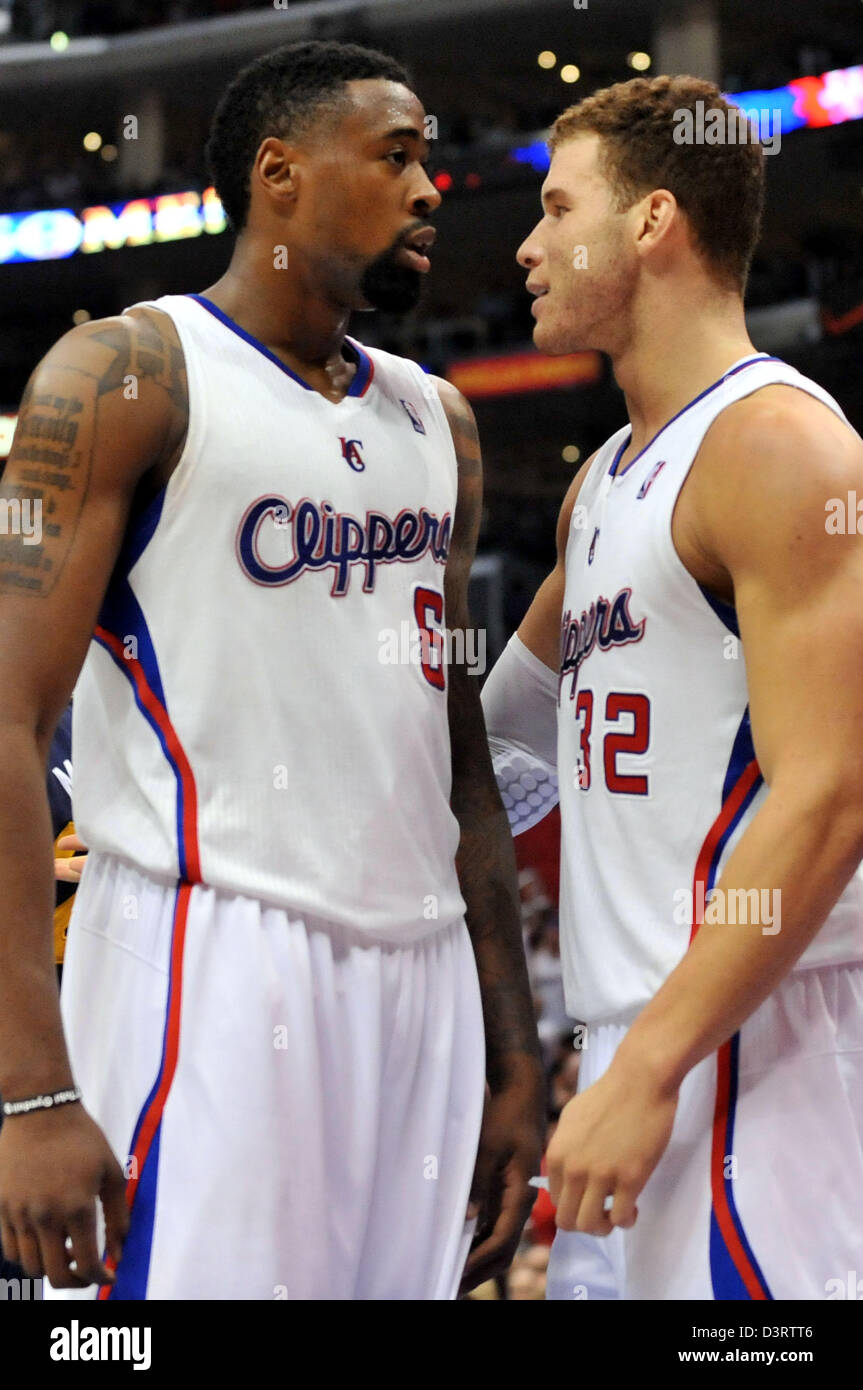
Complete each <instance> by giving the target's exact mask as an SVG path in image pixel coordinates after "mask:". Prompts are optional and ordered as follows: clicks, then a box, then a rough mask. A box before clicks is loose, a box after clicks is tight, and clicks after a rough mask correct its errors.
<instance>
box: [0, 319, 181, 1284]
mask: <svg viewBox="0 0 863 1390" xmlns="http://www.w3.org/2000/svg"><path fill="white" fill-rule="evenodd" d="M173 334H174V329H173V325H171V323H170V320H169V319H167V317H166V316H165V315H163V314H159V313H158V311H143V310H141V311H136V312H135V313H134V314H133V315H132V314H130V315H128V316H124V317H122V318H116V319H105V320H101V321H97V322H95V323H91V324H88V325H86V326H85V327H81V328H76V329H73V330H72V331H71V332H70V333H67V334H66V335H65V337H63V338H61V339H60V341H59V342H58V343H57V344H56V345H55V346H54V347H53V348H52V349H51V351H50V352H49V353H48V354H47V356H46V357H45V358H44V359H43V361H42V362H41V363H40V364H39V366H38V367H37V368H36V370H35V372H34V373H33V376H32V377H31V379H30V382H29V383H28V385H27V389H26V391H25V393H24V397H23V400H22V402H21V410H20V416H19V420H18V427H17V429H16V432H15V438H14V440H13V444H12V451H11V454H10V457H9V461H8V463H7V465H6V469H5V472H4V474H3V478H2V484H0V492H2V495H3V498H4V499H5V500H6V501H7V504H10V515H11V516H12V517H13V519H14V518H15V517H16V516H17V514H18V513H17V507H16V505H15V504H18V505H19V506H20V509H21V510H20V516H21V523H22V524H21V527H20V531H19V533H18V534H11V535H5V536H0V883H2V894H0V1093H2V1096H3V1099H4V1100H10V1101H14V1100H18V1099H25V1098H27V1097H30V1096H32V1095H35V1094H41V1093H44V1092H46V1091H47V1092H51V1091H56V1090H60V1089H64V1088H66V1087H68V1086H69V1085H70V1084H71V1083H72V1081H73V1077H72V1075H71V1072H70V1067H69V1059H68V1055H67V1052H66V1046H65V1042H64V1038H63V1031H62V1026H61V1022H60V1013H59V1007H58V997H57V984H56V974H55V970H54V953H53V940H52V935H53V934H52V919H53V910H54V860H53V841H52V832H51V816H50V811H49V805H48V796H47V791H46V786H45V765H46V762H47V758H48V753H49V749H50V743H51V738H52V735H53V732H54V728H55V726H56V724H57V721H58V719H59V717H60V715H61V713H62V711H63V710H64V709H65V707H66V705H67V703H68V700H69V696H70V694H71V691H72V688H73V686H74V683H75V679H76V677H77V674H78V671H79V669H80V667H81V665H82V663H83V660H84V657H85V655H86V652H87V647H88V644H89V641H90V634H91V632H92V629H93V627H94V625H95V622H96V618H97V614H98V612H99V608H100V605H101V602H102V598H103V595H104V592H105V589H106V586H107V584H108V580H109V577H110V574H111V571H112V568H113V566H114V563H115V561H116V558H117V555H118V552H119V549H120V544H121V542H122V539H123V534H124V531H125V527H126V523H127V519H128V516H129V513H130V509H131V508H132V506H133V504H134V503H135V502H136V501H137V500H141V499H143V498H145V497H146V496H147V495H148V493H149V491H151V490H154V489H155V488H156V487H157V486H158V485H159V474H160V470H162V471H163V470H164V469H165V468H166V466H167V465H168V464H169V462H170V461H171V460H172V458H173V457H174V456H175V455H176V451H177V449H178V448H179V447H180V446H181V442H182V435H183V432H184V430H185V406H184V390H185V387H184V376H183V362H182V353H181V352H180V350H179V345H178V344H177V342H176V339H175V338H174V337H173ZM25 518H26V524H25ZM97 1196H101V1198H102V1201H103V1205H104V1208H105V1216H106V1222H107V1236H108V1242H107V1243H108V1248H109V1251H110V1252H111V1253H112V1254H113V1255H114V1256H115V1257H117V1256H118V1255H119V1248H120V1242H121V1239H122V1236H123V1233H124V1231H125V1224H126V1211H125V1200H124V1183H123V1175H122V1171H121V1169H120V1168H119V1165H118V1164H117V1162H116V1159H115V1158H114V1157H113V1155H112V1154H111V1152H110V1149H109V1148H108V1145H107V1143H106V1141H105V1138H104V1136H103V1135H102V1133H101V1131H100V1130H99V1129H98V1128H97V1126H96V1125H95V1124H94V1123H93V1121H92V1120H91V1119H90V1118H89V1116H88V1115H87V1114H86V1113H85V1111H84V1110H83V1108H82V1107H81V1106H80V1105H65V1106H63V1107H61V1108H60V1109H57V1110H55V1111H50V1110H40V1111H34V1112H32V1113H30V1114H26V1115H17V1116H14V1117H12V1118H10V1119H8V1120H7V1121H6V1122H5V1124H4V1125H3V1129H2V1132H0V1239H2V1243H3V1248H4V1251H5V1253H6V1255H7V1256H8V1257H9V1258H10V1259H13V1260H18V1261H20V1262H21V1263H22V1264H23V1265H24V1268H25V1271H26V1273H27V1274H28V1275H30V1276H31V1277H38V1276H39V1275H41V1274H43V1273H47V1274H48V1275H49V1277H50V1279H51V1282H52V1283H53V1284H55V1285H57V1286H59V1287H73V1286H79V1285H87V1284H90V1283H93V1282H96V1281H98V1282H105V1281H106V1279H107V1277H108V1276H107V1274H106V1271H105V1268H104V1266H103V1265H102V1262H101V1260H100V1258H99V1252H98V1249H97V1246H96V1220H95V1218H96V1206H95V1198H96V1197H97ZM67 1236H68V1237H71V1240H72V1247H71V1249H70V1250H68V1251H67V1250H66V1248H65V1240H66V1237H67ZM72 1260H75V1261H77V1269H78V1277H76V1276H75V1275H74V1273H72V1272H70V1270H69V1263H70V1261H72Z"/></svg>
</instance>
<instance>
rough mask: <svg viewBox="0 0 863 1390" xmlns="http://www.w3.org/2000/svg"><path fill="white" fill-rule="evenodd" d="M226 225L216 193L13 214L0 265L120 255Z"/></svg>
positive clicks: (4, 223)
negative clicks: (122, 249) (125, 248)
mask: <svg viewBox="0 0 863 1390" xmlns="http://www.w3.org/2000/svg"><path fill="white" fill-rule="evenodd" d="M226 226H227V221H226V218H225V214H224V211H223V209H222V204H221V202H220V201H219V198H218V196H217V194H216V190H215V189H214V188H207V189H205V190H204V192H203V193H165V194H163V195H162V196H161V197H159V198H133V199H132V200H131V202H128V203H111V204H108V205H105V206H102V207H92V208H84V209H83V211H82V212H77V213H76V212H72V211H71V209H69V208H55V209H53V210H50V211H45V212H12V213H6V214H4V215H2V216H0V264H6V263H10V262H12V261H55V260H62V259H63V258H64V257H65V256H72V255H74V254H75V252H76V251H81V252H84V253H85V254H86V253H90V254H92V253H93V252H94V251H106V250H114V251H116V250H119V248H120V247H121V246H149V245H150V244H151V243H153V242H162V241H180V240H181V239H182V238H184V237H197V236H201V235H203V234H204V233H206V232H209V233H210V234H211V235H212V234H215V233H217V232H223V231H224V230H225V227H226Z"/></svg>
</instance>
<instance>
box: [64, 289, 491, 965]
mask: <svg viewBox="0 0 863 1390" xmlns="http://www.w3.org/2000/svg"><path fill="white" fill-rule="evenodd" d="M144 302H145V303H148V304H150V305H151V307H154V308H157V309H160V310H162V311H163V312H165V313H167V314H169V315H170V316H171V318H172V319H173V321H174V323H175V324H176V327H177V332H178V334H179V337H180V341H181V344H182V347H183V352H184V354H185V359H186V368H187V372H188V382H189V428H188V437H187V440H186V444H185V448H184V450H183V454H182V457H181V459H180V462H179V464H178V466H177V468H176V471H175V472H174V474H173V475H172V477H171V478H170V480H169V482H168V484H167V486H166V487H165V488H164V489H163V491H162V492H161V493H160V494H159V495H158V496H157V497H156V498H155V499H154V500H153V501H152V502H151V503H150V505H149V506H148V507H147V508H146V510H145V511H144V512H143V513H142V514H140V515H138V516H137V517H135V518H134V519H133V521H132V522H131V523H130V527H129V530H128V532H127V535H126V539H125V542H124V546H123V551H122V554H121V556H120V559H119V561H118V564H117V567H116V570H115V573H114V575H113V577H112V579H111V583H110V587H109V590H108V593H107V595H106V598H105V603H104V607H103V610H102V612H101V614H100V618H99V623H98V626H97V628H96V631H95V633H94V640H93V642H92V643H91V647H90V651H89V653H88V656H87V660H86V662H85V665H84V668H83V670H82V673H81V676H80V678H79V681H78V685H77V687H76V691H75V702H74V735H73V738H74V748H75V785H74V813H75V824H76V826H77V828H78V830H79V833H80V834H81V836H82V837H83V839H84V840H85V842H86V843H87V844H88V845H89V846H91V847H92V848H94V849H99V850H102V851H105V852H107V853H111V854H115V855H119V856H121V857H125V858H127V859H129V860H131V861H133V862H134V863H135V864H137V865H139V866H140V867H141V868H143V869H144V870H146V871H147V872H149V873H151V874H155V875H164V876H166V877H168V878H171V879H180V880H182V881H186V882H191V883H195V882H203V883H205V884H209V885H212V886H213V887H216V888H220V889H222V890H233V891H235V892H236V893H239V894H245V895H248V896H250V897H253V898H258V899H261V900H264V901H270V902H273V903H277V904H281V905H283V906H285V907H288V908H291V909H292V910H294V911H296V912H297V914H298V915H302V914H310V915H312V916H314V917H316V918H321V919H324V920H327V921H331V922H336V923H341V924H343V925H345V926H348V927H352V928H355V929H358V930H360V931H364V932H368V933H370V934H372V935H375V936H378V937H380V938H382V939H393V940H399V941H403V940H413V939H418V938H419V937H420V936H423V935H425V934H426V933H427V932H429V931H433V930H435V929H437V928H438V927H441V926H443V925H444V924H447V923H450V922H452V921H454V920H455V919H457V918H458V917H460V916H461V915H462V914H463V912H464V910H465V905H464V901H463V899H462V896H461V892H460V890H459V884H458V879H457V875H456V870H455V851H456V847H457V845H458V839H459V829H458V824H457V821H456V819H455V817H454V815H453V813H452V811H451V809H450V805H449V796H450V782H451V772H450V739H449V726H448V722H447V695H446V689H445V686H446V677H445V671H444V670H443V668H442V664H441V652H442V650H443V645H444V643H443V639H442V636H441V635H440V634H441V630H442V629H443V627H444V624H445V615H444V605H443V591H444V590H443V583H444V566H445V561H446V557H447V551H448V548H449V543H450V534H451V527H452V518H453V514H454V510H455V503H456V491H457V463H456V457H455V450H454V447H453V443H452V436H451V433H450V429H449V425H448V423H447V419H446V416H445V414H444V411H443V407H442V406H441V404H440V401H439V399H438V396H437V393H436V391H435V390H434V389H433V387H432V385H431V383H430V382H429V381H428V379H427V378H426V377H425V375H424V373H423V372H422V370H421V369H420V368H419V367H418V366H417V365H416V364H415V363H413V362H409V361H406V360H404V359H402V358H398V357H394V356H392V355H391V354H389V353H386V352H381V351H378V350H374V351H371V350H367V349H366V348H364V347H362V346H361V345H360V344H358V343H355V342H353V341H352V340H351V339H348V340H347V346H348V350H349V351H351V352H352V353H353V355H354V356H355V358H356V360H357V372H356V376H355V377H354V380H353V381H352V383H351V387H350V390H349V392H348V394H347V396H346V397H345V398H344V399H343V400H342V401H341V402H339V403H338V404H336V403H334V402H332V401H328V400H326V399H325V398H324V397H323V396H321V395H320V394H319V393H318V392H316V391H314V390H313V389H311V388H310V387H308V386H307V385H306V384H305V383H304V382H302V381H301V380H300V379H299V377H297V376H295V375H294V374H293V373H292V372H291V371H290V370H289V369H288V368H287V367H286V366H285V365H284V364H283V363H282V362H280V361H279V359H278V358H277V357H276V356H275V355H274V354H273V353H271V352H270V351H269V350H268V349H267V348H266V347H264V346H263V344H261V343H258V342H257V341H256V340H255V339H253V338H252V337H251V336H250V335H249V334H247V333H246V332H245V331H244V330H242V329H241V328H240V327H239V326H238V325H237V324H235V323H234V322H233V320H231V319H230V318H228V317H227V316H226V315H225V314H224V313H222V311H221V310H219V309H217V308H216V306H215V305H213V304H212V303H211V302H210V301H208V300H205V299H204V298H203V297H201V296H196V295H168V296H164V297H163V298H161V299H157V300H154V301H144ZM133 307H137V306H133ZM418 634H422V636H421V637H419V636H418Z"/></svg>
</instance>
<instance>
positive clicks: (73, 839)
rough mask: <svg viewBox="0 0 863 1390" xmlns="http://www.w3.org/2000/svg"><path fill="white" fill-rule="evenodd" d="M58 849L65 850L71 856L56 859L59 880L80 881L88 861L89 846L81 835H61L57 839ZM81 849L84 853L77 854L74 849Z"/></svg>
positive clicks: (56, 877) (55, 873) (62, 881)
mask: <svg viewBox="0 0 863 1390" xmlns="http://www.w3.org/2000/svg"><path fill="white" fill-rule="evenodd" d="M57 849H58V850H65V851H66V854H67V855H68V856H69V857H68V858H66V859H55V860H54V877H55V879H57V882H58V883H80V881H81V875H82V873H83V872H84V865H85V864H86V863H87V846H86V845H85V844H84V841H83V840H82V839H81V837H80V835H61V837H60V839H59V840H58V841H57ZM79 849H82V850H83V851H84V853H83V854H75V853H74V851H75V850H79Z"/></svg>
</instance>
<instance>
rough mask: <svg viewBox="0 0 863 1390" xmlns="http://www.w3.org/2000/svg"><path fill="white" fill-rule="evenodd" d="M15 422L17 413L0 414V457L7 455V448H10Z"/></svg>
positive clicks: (16, 421)
mask: <svg viewBox="0 0 863 1390" xmlns="http://www.w3.org/2000/svg"><path fill="white" fill-rule="evenodd" d="M17 423H18V416H17V415H0V459H5V458H8V457H9V450H10V449H11V448H12V436H13V435H14V433H15V426H16V425H17Z"/></svg>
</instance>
